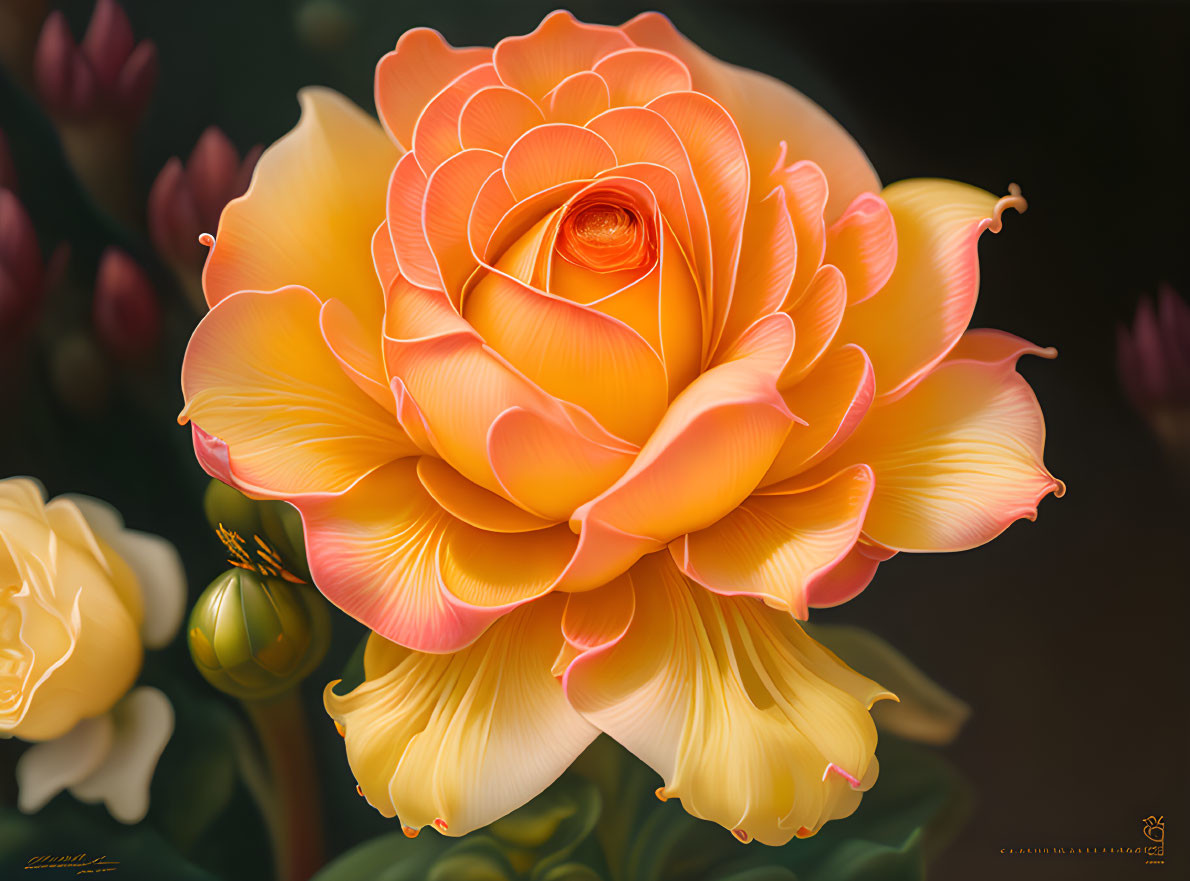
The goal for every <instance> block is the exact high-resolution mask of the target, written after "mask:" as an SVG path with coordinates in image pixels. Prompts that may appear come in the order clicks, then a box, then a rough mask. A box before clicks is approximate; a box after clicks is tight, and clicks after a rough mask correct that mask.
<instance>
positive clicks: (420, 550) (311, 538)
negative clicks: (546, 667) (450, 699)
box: [295, 458, 575, 660]
mask: <svg viewBox="0 0 1190 881" xmlns="http://www.w3.org/2000/svg"><path fill="white" fill-rule="evenodd" d="M295 504H296V505H297V507H298V509H299V510H300V511H301V513H302V520H303V522H304V523H305V529H306V554H307V557H308V559H309V563H310V572H311V574H312V575H313V578H314V583H315V584H316V585H318V589H319V590H320V591H322V593H323V594H324V595H325V596H326V598H327V599H329V600H330V601H331V602H332V603H334V604H335V605H336V606H338V607H339V608H340V609H342V610H343V611H344V612H346V613H347V614H349V615H351V616H352V617H353V618H356V619H357V620H359V621H361V622H363V623H364V624H365V625H367V626H368V627H369V628H370V629H372V630H375V631H376V632H377V633H379V634H380V635H381V636H384V637H385V638H386V639H391V640H393V641H395V642H399V643H400V644H401V645H404V646H408V647H410V648H412V649H415V650H417V651H430V652H447V651H457V650H458V649H460V648H462V647H463V646H465V645H467V644H468V643H470V642H471V641H473V640H474V639H475V638H476V637H477V636H479V634H480V633H482V632H483V630H484V628H486V627H487V626H488V625H489V624H491V622H492V621H494V620H495V619H496V618H498V617H500V616H501V615H503V614H505V613H507V612H508V611H510V610H511V609H513V608H515V607H516V606H518V605H521V604H522V603H525V602H528V601H529V600H532V599H534V598H536V597H538V596H541V595H542V594H544V593H545V592H546V591H548V590H549V589H550V586H551V585H552V583H553V582H554V580H555V579H556V578H557V576H558V574H559V573H560V572H561V571H562V569H563V568H564V567H565V565H566V562H567V561H568V560H569V558H570V555H571V553H572V551H573V548H574V545H575V537H574V536H573V535H572V534H570V532H569V530H567V529H566V527H565V526H556V527H553V528H551V529H545V530H540V531H537V532H529V533H520V534H509V533H494V532H488V531H486V530H483V529H477V528H475V527H473V526H470V525H468V524H466V523H463V522H461V521H459V520H457V519H455V518H454V517H452V516H451V515H450V514H448V513H446V511H444V510H443V509H442V508H441V507H440V506H439V505H438V503H437V502H435V501H434V499H433V498H432V497H431V496H430V495H429V494H428V493H427V492H426V491H425V489H424V488H423V487H422V484H421V481H420V480H419V479H418V476H417V460H416V459H413V458H406V459H402V460H400V461H398V462H393V463H391V464H389V465H387V466H385V467H384V468H381V469H379V470H377V471H375V472H373V473H372V474H370V475H368V476H367V477H365V478H364V479H363V480H361V481H360V482H359V483H357V484H356V485H355V486H353V487H352V488H351V489H349V490H348V491H346V492H344V493H342V494H340V495H321V496H307V497H304V498H301V499H296V500H295ZM551 660H552V659H551Z"/></svg>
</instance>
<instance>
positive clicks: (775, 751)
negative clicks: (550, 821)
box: [182, 12, 1060, 844]
mask: <svg viewBox="0 0 1190 881" xmlns="http://www.w3.org/2000/svg"><path fill="white" fill-rule="evenodd" d="M302 105H303V115H302V120H301V122H300V123H299V124H298V127H297V128H296V129H295V130H294V131H293V132H292V133H290V134H289V135H288V136H286V137H285V138H283V139H282V140H281V141H279V142H278V143H277V144H275V145H274V146H273V147H272V148H271V149H270V150H268V151H267V152H266V153H265V154H264V156H263V157H262V158H261V160H260V164H259V165H258V167H257V171H256V174H255V177H254V179H253V183H252V186H251V188H250V189H249V191H248V193H247V194H246V195H245V196H244V197H242V198H241V199H239V200H236V201H234V202H232V203H231V204H230V205H229V206H228V208H227V209H226V210H225V212H224V214H223V217H222V219H221V221H220V225H219V230H218V236H217V238H216V240H215V243H214V247H213V249H212V251H211V254H210V257H209V259H208V262H207V266H206V271H205V274H204V287H205V292H206V296H207V300H208V302H209V303H210V305H211V307H212V309H211V312H210V314H209V315H207V317H206V318H204V319H203V321H202V322H201V324H200V325H199V327H198V329H197V331H196V332H195V335H194V338H193V340H192V341H191V344H190V349H189V351H188V352H187V356H186V363H185V366H184V368H183V376H182V385H183V390H184V392H185V396H186V409H185V411H184V413H183V416H182V418H183V420H185V419H190V420H192V421H193V423H194V436H195V447H196V451H197V453H198V456H199V459H200V461H202V462H203V464H204V467H206V468H207V470H208V471H210V473H212V474H214V475H215V476H217V477H219V478H221V479H222V480H224V481H226V482H228V483H231V484H233V485H235V486H237V487H239V488H240V489H242V490H244V491H245V492H247V493H249V494H252V495H256V496H260V497H263V498H280V499H286V500H288V501H290V502H292V503H293V504H294V505H296V506H297V508H298V509H299V510H300V511H301V513H302V516H303V519H304V522H305V529H306V544H307V549H308V554H309V562H310V568H311V571H312V573H313V577H314V580H315V582H316V583H317V585H318V587H319V588H320V589H321V590H322V592H323V593H324V594H326V596H327V597H328V598H329V599H330V600H331V601H332V602H334V603H335V604H336V605H338V606H339V607H340V608H342V609H343V610H345V611H347V612H348V613H350V614H351V615H353V616H355V617H356V618H358V619H359V620H361V621H363V622H364V623H365V624H367V625H368V626H369V627H370V628H372V630H374V631H375V634H376V635H375V636H374V637H373V638H372V640H371V642H370V643H369V647H368V653H367V658H366V665H365V666H366V673H367V681H366V682H365V683H364V684H363V685H361V686H360V687H359V688H357V689H356V690H354V691H353V692H352V693H351V694H349V695H346V696H340V695H337V694H334V693H333V692H331V691H329V690H328V693H327V698H326V700H327V706H328V709H329V711H330V712H331V714H332V715H333V716H334V717H335V718H336V720H337V721H338V722H339V723H340V725H342V726H343V728H344V730H345V732H346V743H347V752H348V757H349V759H350V761H351V765H352V768H353V770H354V772H355V774H356V776H357V777H358V779H359V781H360V785H361V788H362V791H363V793H364V795H365V796H366V797H367V798H368V800H369V801H370V802H371V803H372V804H373V805H375V806H376V807H377V808H378V809H379V810H381V811H382V812H383V813H385V814H387V815H394V814H397V815H399V816H400V818H401V821H402V822H403V823H404V824H405V825H406V826H407V827H410V828H417V827H420V826H423V825H428V824H433V825H435V826H436V827H437V828H438V829H440V830H441V831H443V832H447V833H448V834H452V835H454V834H462V833H465V832H467V831H469V830H471V829H473V828H476V827H477V826H479V825H483V824H485V823H488V822H490V821H492V820H493V819H495V818H497V817H499V816H500V815H502V814H503V813H505V812H507V811H509V810H511V809H513V808H515V807H517V806H518V805H520V804H522V803H523V802H524V801H526V800H528V799H529V798H531V797H532V796H533V795H535V794H536V793H537V792H539V791H540V790H541V789H543V788H544V787H545V786H547V785H548V784H549V783H550V782H551V781H552V780H553V779H554V778H555V777H556V776H557V775H558V774H559V773H561V771H562V770H563V769H564V768H565V767H566V766H567V764H568V763H569V762H570V761H571V760H572V759H573V758H574V757H575V756H576V755H577V754H578V753H579V752H580V751H581V750H582V749H583V748H584V747H585V746H586V744H587V743H589V742H590V740H591V739H592V738H593V737H594V736H595V735H596V734H597V733H598V732H599V731H604V732H606V733H608V734H609V735H611V736H612V737H614V738H615V739H617V740H618V741H620V742H621V743H623V744H624V745H625V746H627V747H628V748H629V749H631V750H633V751H634V752H635V753H636V754H637V755H639V756H640V757H641V758H642V759H644V760H645V761H646V762H648V763H649V764H650V765H651V766H652V767H654V768H655V769H656V770H657V771H658V772H659V773H660V774H661V776H662V777H663V778H664V781H665V786H664V788H663V794H664V795H665V796H666V797H676V798H680V799H681V800H682V803H683V805H684V806H685V807H686V808H687V809H688V810H689V811H691V812H692V813H694V814H695V815H697V816H700V817H705V818H708V819H711V820H714V821H716V822H718V823H721V824H722V825H724V826H726V827H727V828H729V829H732V830H733V831H734V832H735V833H736V835H737V836H738V837H740V838H741V839H742V840H745V841H747V840H751V839H753V838H755V839H757V840H759V841H762V842H765V843H769V844H777V843H782V842H785V841H788V840H789V839H790V838H791V837H793V836H795V835H800V836H806V835H811V834H813V833H814V832H816V831H817V830H818V828H820V827H821V825H822V824H823V823H824V822H825V821H826V820H829V819H831V818H832V817H838V816H845V815H846V814H848V813H850V812H851V811H852V810H854V808H855V806H856V805H857V804H858V801H859V793H860V791H862V789H864V788H866V787H867V786H868V785H870V784H871V782H872V781H873V780H874V779H875V774H876V763H875V760H874V757H873V750H874V748H875V742H876V735H875V729H874V727H873V725H872V722H871V719H870V717H869V715H868V713H867V710H868V709H869V707H870V706H871V704H872V702H873V701H874V700H877V699H879V698H881V697H889V696H890V695H889V694H888V693H887V692H885V691H883V690H882V689H881V688H880V687H879V686H877V685H876V684H875V683H873V682H871V681H869V680H867V679H865V678H864V677H862V676H859V675H858V674H856V673H854V672H853V671H851V670H850V669H849V668H848V667H846V666H845V665H844V664H843V663H842V662H840V661H839V659H838V658H836V657H835V656H834V655H832V654H831V653H830V652H827V651H826V650H825V649H823V648H822V647H821V646H819V645H817V644H816V643H815V642H814V641H813V640H811V639H810V638H809V637H808V636H806V635H805V634H804V633H803V632H802V630H801V628H800V626H799V625H798V624H797V623H796V621H795V618H805V617H806V615H807V612H808V609H809V607H810V606H816V605H834V604H837V603H840V602H843V601H845V600H847V599H849V598H850V597H852V596H854V595H855V594H856V593H858V592H859V591H860V590H862V589H863V588H864V587H865V586H866V585H867V584H868V582H869V581H870V580H871V578H872V575H873V573H874V571H875V569H876V566H877V565H878V563H879V562H880V561H881V560H884V559H887V558H888V557H889V556H891V555H892V554H894V553H896V552H898V551H949V550H960V549H964V548H971V547H974V546H976V545H979V544H982V543H984V542H986V541H988V540H990V539H992V538H994V537H995V536H996V535H998V534H999V533H1000V532H1001V531H1002V530H1004V529H1005V528H1006V527H1007V526H1008V525H1009V524H1010V523H1011V522H1012V521H1014V520H1016V519H1018V518H1020V517H1024V516H1028V517H1032V516H1034V515H1035V512H1036V506H1037V503H1038V501H1039V500H1040V499H1041V498H1042V497H1043V496H1044V495H1045V494H1047V493H1049V492H1052V491H1055V490H1058V489H1059V488H1060V484H1059V483H1058V482H1057V481H1056V480H1054V478H1052V477H1051V476H1050V475H1049V473H1048V472H1047V471H1046V470H1045V467H1044V466H1043V465H1042V461H1041V453H1042V445H1043V439H1044V428H1043V424H1042V418H1041V412H1040V410H1039V408H1038V406H1037V402H1036V400H1035V399H1034V397H1033V394H1032V392H1031V391H1030V390H1029V388H1028V386H1027V385H1026V384H1025V383H1024V381H1023V380H1022V379H1021V378H1020V377H1019V376H1018V375H1017V374H1016V372H1015V369H1014V365H1015V362H1016V359H1017V357H1018V356H1019V355H1020V354H1022V353H1024V352H1033V353H1036V354H1050V353H1048V352H1043V351H1042V350H1038V349H1035V348H1033V347H1031V346H1029V345H1028V344H1027V343H1023V342H1022V341H1020V340H1017V339H1016V338H1014V337H1010V336H1008V335H1006V334H1001V333H998V332H994V331H967V324H968V322H969V320H970V318H971V313H972V309H973V307H974V303H975V297H976V290H977V287H978V258H977V252H976V243H977V239H978V238H979V236H980V233H981V232H982V231H983V230H985V229H991V230H992V231H997V230H999V228H1000V224H1001V214H1002V213H1003V212H1004V210H1005V209H1006V208H1008V207H1015V208H1017V209H1018V210H1023V209H1024V200H1023V199H1022V198H1021V197H1020V195H1019V193H1018V192H1016V191H1015V190H1014V191H1013V193H1012V195H1009V196H1007V197H1005V198H1003V199H997V198H996V197H995V196H992V195H990V194H988V193H985V192H983V191H981V190H978V189H975V188H973V187H969V186H966V185H963V184H958V183H952V182H949V181H940V180H912V181H903V182H900V183H897V184H893V185H891V186H889V187H887V188H884V189H881V186H880V183H879V180H878V179H877V177H876V175H875V173H874V172H873V170H872V168H871V166H870V165H869V164H868V162H867V160H866V158H865V157H864V155H863V153H862V152H861V151H860V149H859V148H858V147H857V146H856V145H855V143H854V142H853V141H852V140H851V139H850V138H849V137H848V135H847V134H846V133H845V132H844V131H843V130H842V129H841V128H840V127H839V126H838V125H837V124H836V123H835V122H834V121H833V120H831V118H830V117H829V116H827V115H826V114H825V113H824V112H823V111H822V110H821V109H820V108H818V107H817V106H816V105H814V104H813V103H811V102H810V101H809V100H807V99H806V98H805V97H804V96H802V95H800V94H798V93H797V92H795V91H794V90H792V89H791V88H789V87H788V86H785V85H783V84H782V83H779V82H777V81H775V80H772V79H770V78H768V77H766V76H764V75H762V74H758V73H755V72H752V71H746V70H741V69H739V68H735V67H731V66H729V65H726V64H723V63H722V62H719V61H717V60H715V59H713V58H711V57H709V56H707V55H706V54H704V53H703V52H701V51H700V50H699V49H697V48H696V47H694V46H693V45H691V44H690V43H688V42H687V41H686V40H685V39H684V38H683V37H682V36H681V35H680V34H678V33H677V32H676V31H675V30H674V29H673V27H672V26H671V25H670V24H669V22H668V21H667V20H666V19H665V18H663V17H662V16H660V15H657V14H652V13H650V14H646V15H642V16H640V17H638V18H635V19H633V20H632V21H630V22H628V23H627V24H625V25H623V26H622V27H618V28H617V27H603V26H595V25H587V24H581V23H579V22H577V21H575V20H574V18H573V17H571V16H570V15H569V14H567V13H560V12H559V13H554V14H552V15H550V16H548V17H547V18H546V19H545V21H543V22H542V24H541V26H540V27H539V28H538V29H537V30H536V31H534V32H533V33H532V34H529V35H527V36H523V37H512V38H509V39H506V40H503V41H501V42H500V43H499V44H498V45H497V46H496V48H495V49H486V48H471V49H455V48H452V47H450V46H449V45H447V44H446V43H445V42H444V41H443V39H442V38H441V37H440V36H439V35H438V34H437V33H436V32H434V31H430V30H425V29H417V30H413V31H410V32H408V33H406V34H405V35H404V36H403V37H402V38H401V39H400V41H399V42H398V44H397V48H396V49H395V50H394V51H393V52H391V53H389V54H388V55H387V56H385V57H384V58H383V59H382V60H381V62H380V64H379V66H378V67H377V71H376V105H377V109H378V111H379V115H380V120H381V122H382V124H383V128H384V131H382V130H381V129H380V127H379V126H377V125H376V124H375V123H374V122H373V121H372V120H371V119H370V118H369V117H368V116H366V115H365V114H364V113H362V112H361V111H360V110H358V109H356V108H355V107H353V106H352V105H351V104H349V103H348V102H347V101H345V100H344V99H343V98H341V97H339V96H337V95H335V94H333V93H330V92H327V91H325V90H312V91H306V92H304V93H303V95H302ZM369 242H370V248H369Z"/></svg>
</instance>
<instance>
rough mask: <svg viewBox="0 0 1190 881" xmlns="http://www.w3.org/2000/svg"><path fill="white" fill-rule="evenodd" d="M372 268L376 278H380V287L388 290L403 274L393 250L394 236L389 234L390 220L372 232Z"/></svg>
mask: <svg viewBox="0 0 1190 881" xmlns="http://www.w3.org/2000/svg"><path fill="white" fill-rule="evenodd" d="M372 268H373V269H375V270H376V278H378V279H379V280H380V289H381V290H382V291H387V290H388V286H389V285H391V284H392V283H393V282H394V281H395V280H396V278H397V276H398V275H400V274H401V267H400V266H398V265H397V252H396V251H395V250H393V240H392V236H390V235H389V234H388V221H385V222H384V223H381V224H380V225H379V226H378V227H376V232H374V233H372Z"/></svg>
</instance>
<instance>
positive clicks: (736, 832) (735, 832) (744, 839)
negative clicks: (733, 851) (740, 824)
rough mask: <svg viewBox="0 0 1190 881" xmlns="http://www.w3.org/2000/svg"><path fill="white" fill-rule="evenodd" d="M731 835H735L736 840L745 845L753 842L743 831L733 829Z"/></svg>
mask: <svg viewBox="0 0 1190 881" xmlns="http://www.w3.org/2000/svg"><path fill="white" fill-rule="evenodd" d="M731 834H732V835H734V836H735V837H736V838H738V839H739V840H740V841H742V842H743V843H744V844H747V843H748V842H749V841H751V840H752V838H751V836H750V835H748V833H747V832H745V831H744V830H743V829H732V830H731Z"/></svg>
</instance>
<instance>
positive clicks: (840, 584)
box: [806, 539, 896, 609]
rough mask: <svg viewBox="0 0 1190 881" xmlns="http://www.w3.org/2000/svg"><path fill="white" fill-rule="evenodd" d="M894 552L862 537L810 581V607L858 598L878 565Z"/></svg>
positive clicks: (835, 604) (827, 605)
mask: <svg viewBox="0 0 1190 881" xmlns="http://www.w3.org/2000/svg"><path fill="white" fill-rule="evenodd" d="M895 553H896V552H895V551H887V552H881V551H880V550H879V549H874V548H873V547H872V546H871V545H870V544H868V543H867V542H865V541H864V540H863V539H861V540H860V541H859V542H857V543H856V545H855V547H853V548H852V549H851V550H850V551H848V552H847V556H845V557H844V558H843V559H842V560H840V561H839V562H838V563H837V564H835V566H834V567H833V568H832V569H830V570H829V571H827V572H823V573H822V574H821V575H820V576H819V577H818V578H816V579H815V580H814V581H813V583H811V584H809V585H807V587H806V601H807V603H808V604H809V606H810V608H812V609H829V608H831V607H832V606H841V605H842V604H843V603H845V602H848V601H849V600H853V599H855V598H856V597H857V596H859V595H860V594H861V593H863V590H864V588H866V587H867V586H868V585H869V584H871V583H872V579H873V578H874V577H875V575H876V569H877V567H879V565H880V564H881V563H883V562H884V561H885V560H887V559H888V558H889V557H891V556H893V554H895Z"/></svg>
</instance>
